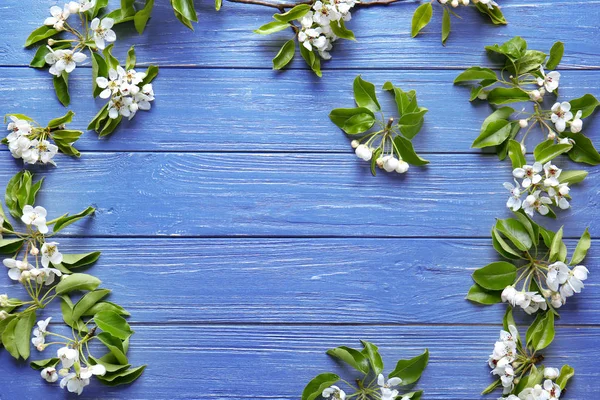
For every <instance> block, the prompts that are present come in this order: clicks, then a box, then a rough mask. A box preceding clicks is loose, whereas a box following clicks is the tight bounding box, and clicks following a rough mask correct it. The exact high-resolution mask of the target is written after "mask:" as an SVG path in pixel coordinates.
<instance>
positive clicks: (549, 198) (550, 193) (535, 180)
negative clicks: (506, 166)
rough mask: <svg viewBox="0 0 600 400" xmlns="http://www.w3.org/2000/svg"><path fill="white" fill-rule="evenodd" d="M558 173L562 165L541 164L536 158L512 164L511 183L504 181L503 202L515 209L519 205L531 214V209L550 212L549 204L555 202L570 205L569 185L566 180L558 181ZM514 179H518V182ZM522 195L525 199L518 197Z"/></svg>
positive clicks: (563, 208)
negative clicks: (517, 165) (504, 198)
mask: <svg viewBox="0 0 600 400" xmlns="http://www.w3.org/2000/svg"><path fill="white" fill-rule="evenodd" d="M542 172H543V175H542ZM561 173H562V169H560V168H558V167H557V166H556V165H554V164H552V163H551V162H550V161H548V162H547V163H546V164H544V165H542V164H541V163H539V162H536V163H534V164H533V165H523V166H522V167H520V168H515V169H514V170H513V177H514V178H515V184H514V185H513V184H512V183H510V182H505V183H504V187H505V188H506V189H507V190H508V191H509V192H510V197H509V198H508V201H507V202H506V206H507V207H508V208H510V209H511V210H513V211H515V212H516V211H519V210H520V209H521V208H522V209H523V211H525V213H527V214H528V215H529V216H532V217H533V215H534V211H537V212H538V213H539V214H541V215H547V214H548V213H549V212H550V208H549V206H550V205H555V206H558V207H559V208H561V209H562V210H566V209H568V208H569V207H570V206H571V205H570V203H569V199H570V196H569V192H570V191H571V188H570V187H569V184H568V183H560V181H559V177H560V175H561ZM517 179H521V183H519V182H518V181H517ZM523 195H526V197H525V200H522V197H523Z"/></svg>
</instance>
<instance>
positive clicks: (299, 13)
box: [273, 4, 311, 23]
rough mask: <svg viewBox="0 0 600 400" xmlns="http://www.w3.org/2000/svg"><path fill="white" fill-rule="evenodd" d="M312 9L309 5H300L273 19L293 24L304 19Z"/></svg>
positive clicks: (276, 15)
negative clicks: (292, 22)
mask: <svg viewBox="0 0 600 400" xmlns="http://www.w3.org/2000/svg"><path fill="white" fill-rule="evenodd" d="M310 7H311V6H310V5H309V4H298V5H297V6H295V7H294V8H292V9H291V10H289V11H288V12H285V13H282V14H275V15H273V18H274V19H275V20H277V21H279V22H286V23H287V22H291V21H294V20H297V19H301V18H302V17H304V16H305V15H306V14H307V13H308V12H309V11H310Z"/></svg>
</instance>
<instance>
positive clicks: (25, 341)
mask: <svg viewBox="0 0 600 400" xmlns="http://www.w3.org/2000/svg"><path fill="white" fill-rule="evenodd" d="M35 316H36V314H35V311H30V312H28V313H25V314H21V315H20V316H19V318H18V320H17V324H16V325H15V333H14V334H15V345H16V347H17V350H18V351H19V355H20V356H21V358H23V360H27V359H28V358H29V351H30V344H31V330H32V329H33V326H34V325H35Z"/></svg>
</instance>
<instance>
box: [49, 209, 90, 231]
mask: <svg viewBox="0 0 600 400" xmlns="http://www.w3.org/2000/svg"><path fill="white" fill-rule="evenodd" d="M94 211H96V209H95V208H94V207H88V208H86V209H85V210H83V211H81V212H80V213H77V214H74V215H68V214H67V215H63V216H62V217H60V218H58V219H57V220H56V222H55V223H54V228H53V231H54V233H56V232H59V231H61V230H62V229H64V228H66V227H67V226H69V225H71V224H72V223H74V222H77V221H79V220H80V219H82V218H84V217H87V216H88V215H91V214H93V213H94Z"/></svg>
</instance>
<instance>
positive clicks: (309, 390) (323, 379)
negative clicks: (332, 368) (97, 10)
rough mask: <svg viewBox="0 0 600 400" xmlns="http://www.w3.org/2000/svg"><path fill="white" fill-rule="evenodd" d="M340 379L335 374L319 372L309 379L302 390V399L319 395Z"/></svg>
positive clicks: (312, 398)
mask: <svg viewBox="0 0 600 400" xmlns="http://www.w3.org/2000/svg"><path fill="white" fill-rule="evenodd" d="M339 380H340V377H339V376H338V375H336V374H332V373H330V372H326V373H323V374H319V375H317V376H315V377H314V378H313V379H311V381H310V382H308V384H307V385H306V387H305V388H304V390H303V391H302V400H315V399H316V398H317V397H320V396H321V394H322V393H323V390H325V389H327V388H328V387H330V386H331V385H334V384H335V383H337V382H338V381H339Z"/></svg>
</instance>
